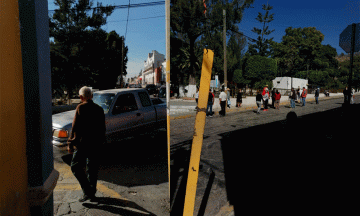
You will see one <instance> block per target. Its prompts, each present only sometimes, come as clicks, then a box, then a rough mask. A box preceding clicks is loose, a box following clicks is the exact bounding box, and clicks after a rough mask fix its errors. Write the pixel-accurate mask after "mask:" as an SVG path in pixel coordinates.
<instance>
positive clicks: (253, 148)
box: [220, 105, 360, 215]
mask: <svg viewBox="0 0 360 216" xmlns="http://www.w3.org/2000/svg"><path fill="white" fill-rule="evenodd" d="M359 110H360V106H359V105H351V106H343V107H341V108H337V109H333V110H328V111H324V112H318V113H314V114H309V115H305V116H301V117H298V116H297V115H296V113H295V112H289V113H288V115H287V118H286V120H284V121H278V122H272V123H269V124H263V125H258V126H254V127H250V128H246V129H240V130H236V131H232V132H228V133H224V134H220V136H222V139H221V148H222V154H223V162H224V171H225V182H226V191H227V196H228V201H229V202H230V204H231V205H233V206H234V211H235V215H263V214H264V213H265V214H270V213H274V214H276V215H294V214H297V213H302V214H304V215H305V214H319V215H320V214H321V215H324V214H332V215H333V214H335V215H347V212H354V211H355V206H357V204H356V200H357V199H355V198H353V196H352V194H353V193H354V194H357V193H358V186H357V185H358V180H359V178H358V177H357V176H358V175H357V172H356V170H358V167H359V163H358V155H357V154H358V150H357V149H358V148H357V147H355V146H356V144H355V142H357V136H356V134H357V133H356V132H357V130H358V128H359V127H358V126H357V125H358V122H359V119H360V118H359V116H360V114H359ZM239 137H242V139H245V137H246V139H248V140H251V142H239V144H238V145H234V140H238V138H239ZM355 191H356V192H355Z"/></svg>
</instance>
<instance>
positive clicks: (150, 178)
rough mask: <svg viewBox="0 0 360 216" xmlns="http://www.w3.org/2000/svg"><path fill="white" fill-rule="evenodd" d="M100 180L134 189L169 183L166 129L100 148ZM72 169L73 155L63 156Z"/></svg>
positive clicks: (98, 150)
mask: <svg viewBox="0 0 360 216" xmlns="http://www.w3.org/2000/svg"><path fill="white" fill-rule="evenodd" d="M96 151H97V152H98V160H99V163H100V167H99V174H98V180H103V181H106V182H110V183H113V184H116V185H121V186H127V187H134V186H141V185H158V184H161V183H165V182H168V181H169V180H168V159H167V158H168V156H167V133H166V130H156V131H153V132H151V133H147V134H141V135H137V136H136V137H130V138H126V139H122V140H120V141H118V142H112V143H111V144H106V145H101V146H100V147H99V148H98V149H96ZM62 159H63V161H64V162H65V163H66V164H68V165H69V166H70V164H71V159H72V155H71V154H67V155H64V156H62Z"/></svg>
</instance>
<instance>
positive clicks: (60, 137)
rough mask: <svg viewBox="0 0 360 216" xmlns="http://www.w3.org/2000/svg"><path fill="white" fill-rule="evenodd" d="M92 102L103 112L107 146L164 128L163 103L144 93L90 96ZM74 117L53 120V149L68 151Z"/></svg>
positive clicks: (134, 90)
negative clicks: (137, 134) (130, 136)
mask: <svg viewBox="0 0 360 216" xmlns="http://www.w3.org/2000/svg"><path fill="white" fill-rule="evenodd" d="M93 101H94V103H96V104H98V105H99V106H101V107H102V108H103V110H104V114H105V123H106V139H107V141H108V142H111V141H114V140H118V139H119V138H122V137H124V136H128V135H130V134H133V133H141V132H142V131H143V130H149V129H154V128H159V127H163V128H166V103H165V102H164V101H163V100H160V99H151V98H150V97H149V94H148V92H147V91H146V90H145V89H137V88H130V89H111V90H102V91H97V92H95V93H94V94H93ZM74 116H75V110H71V111H67V112H62V113H58V114H54V115H53V116H52V121H53V123H52V126H53V145H54V146H57V147H59V148H64V147H67V143H66V142H67V140H68V137H69V135H70V133H71V128H72V122H73V119H74Z"/></svg>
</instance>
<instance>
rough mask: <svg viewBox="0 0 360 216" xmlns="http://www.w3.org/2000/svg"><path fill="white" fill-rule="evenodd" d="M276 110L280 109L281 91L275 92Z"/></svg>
mask: <svg viewBox="0 0 360 216" xmlns="http://www.w3.org/2000/svg"><path fill="white" fill-rule="evenodd" d="M274 98H275V109H277V110H278V109H279V106H280V98H281V94H280V93H279V90H277V89H276V92H275V97H274Z"/></svg>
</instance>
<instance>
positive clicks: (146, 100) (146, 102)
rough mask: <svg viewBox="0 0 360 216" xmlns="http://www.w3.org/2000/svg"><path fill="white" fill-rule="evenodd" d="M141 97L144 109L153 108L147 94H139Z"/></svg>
mask: <svg viewBox="0 0 360 216" xmlns="http://www.w3.org/2000/svg"><path fill="white" fill-rule="evenodd" d="M139 97H140V101H141V105H142V106H143V107H148V106H151V101H150V98H149V95H148V94H147V93H146V92H139Z"/></svg>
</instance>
